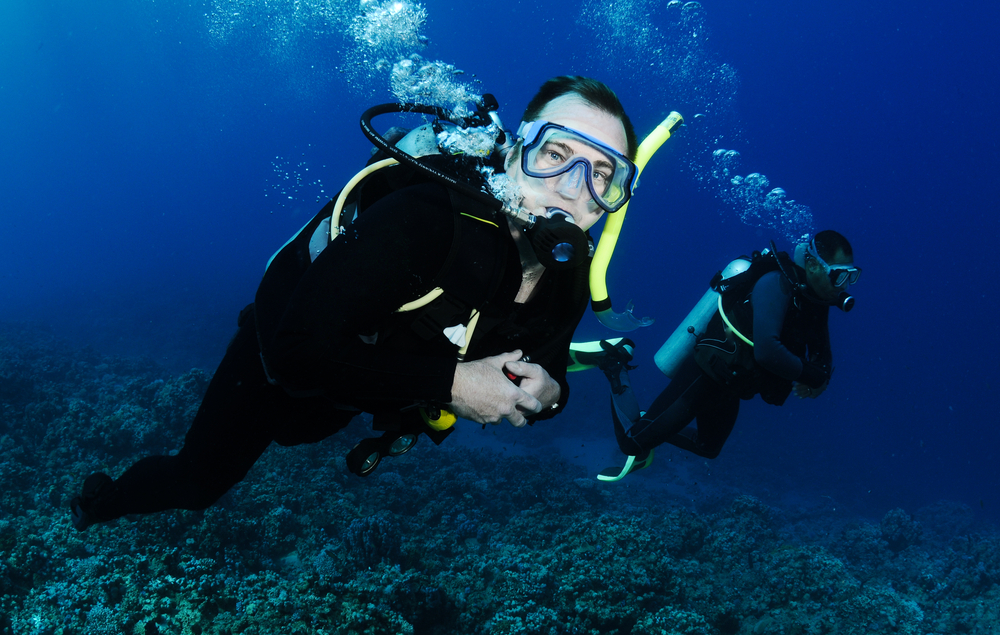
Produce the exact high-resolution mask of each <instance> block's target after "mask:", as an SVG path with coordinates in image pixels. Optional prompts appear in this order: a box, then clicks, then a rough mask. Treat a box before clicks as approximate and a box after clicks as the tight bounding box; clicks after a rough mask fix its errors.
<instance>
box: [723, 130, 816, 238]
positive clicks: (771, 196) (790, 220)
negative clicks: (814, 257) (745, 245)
mask: <svg viewBox="0 0 1000 635" xmlns="http://www.w3.org/2000/svg"><path fill="white" fill-rule="evenodd" d="M712 160H713V163H712V169H711V171H710V176H711V180H712V182H713V183H714V184H715V185H714V187H713V190H714V191H715V192H716V194H717V196H718V197H719V198H720V199H721V200H722V201H723V202H724V203H726V204H728V206H730V207H731V208H733V209H734V210H736V213H737V214H738V215H739V217H740V220H741V221H743V223H744V224H746V225H750V226H751V227H760V228H764V229H772V230H775V231H777V232H779V233H780V234H781V236H782V237H783V238H785V239H787V240H788V241H790V242H793V243H796V242H799V241H800V240H802V239H803V237H804V236H807V235H808V234H809V233H811V231H812V223H813V215H812V210H810V209H809V206H808V205H803V204H802V203H797V202H795V201H794V200H791V199H789V198H788V195H787V194H786V193H785V190H783V189H782V188H780V187H775V188H771V182H770V181H769V180H768V178H767V177H766V176H764V175H763V174H758V173H757V172H752V173H750V174H747V175H746V176H741V175H740V174H739V173H738V171H739V169H740V163H741V160H740V153H739V152H737V151H736V150H725V149H723V148H719V149H717V150H716V151H715V152H713V153H712Z"/></svg>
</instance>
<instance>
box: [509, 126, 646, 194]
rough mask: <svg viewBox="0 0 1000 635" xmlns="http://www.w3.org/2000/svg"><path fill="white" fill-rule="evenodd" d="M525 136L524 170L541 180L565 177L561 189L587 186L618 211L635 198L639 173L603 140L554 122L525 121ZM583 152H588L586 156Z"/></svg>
mask: <svg viewBox="0 0 1000 635" xmlns="http://www.w3.org/2000/svg"><path fill="white" fill-rule="evenodd" d="M517 134H518V136H519V137H521V169H522V170H523V171H524V173H525V174H527V175H528V176H533V177H535V178H540V179H550V178H554V177H561V182H560V183H559V184H558V185H557V187H558V188H572V189H577V190H578V189H580V188H581V187H583V185H584V184H586V186H587V189H588V190H589V191H590V196H591V198H593V200H594V202H595V203H596V204H597V205H598V207H600V208H601V209H603V210H604V211H606V212H617V211H618V210H620V209H621V208H622V207H624V205H625V204H626V203H628V200H629V198H631V196H632V191H633V190H634V189H635V186H636V175H637V173H638V170H637V169H636V167H635V164H634V163H632V161H630V160H629V159H628V157H626V156H625V155H623V154H622V153H620V152H618V151H617V150H615V149H614V148H612V147H611V146H609V145H607V144H606V143H604V142H603V141H600V140H598V139H595V138H594V137H591V136H590V135H587V134H584V133H582V132H578V131H576V130H573V129H572V128H567V127H565V126H561V125H559V124H556V123H552V122H550V121H525V122H522V123H521V126H520V128H518V131H517ZM581 151H588V152H587V154H588V156H585V155H584V154H582V153H581Z"/></svg>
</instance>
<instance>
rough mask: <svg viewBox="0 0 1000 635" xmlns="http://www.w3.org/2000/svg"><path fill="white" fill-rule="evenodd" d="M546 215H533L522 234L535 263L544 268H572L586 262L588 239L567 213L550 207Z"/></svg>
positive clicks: (588, 248) (588, 251) (588, 249)
mask: <svg viewBox="0 0 1000 635" xmlns="http://www.w3.org/2000/svg"><path fill="white" fill-rule="evenodd" d="M548 212H549V216H548V217H544V216H535V217H534V219H535V222H534V223H531V224H530V225H529V226H528V227H527V228H526V229H525V230H524V233H525V235H526V236H527V237H528V241H529V242H530V243H531V248H532V249H533V250H534V251H535V256H536V257H537V258H538V262H539V263H541V265H542V266H543V267H545V268H546V269H554V270H558V269H571V268H573V267H578V266H580V265H581V264H583V263H584V262H586V259H587V257H588V256H589V255H590V241H589V240H587V235H586V234H585V233H584V231H583V230H582V229H580V228H579V227H577V226H576V225H575V224H574V223H573V217H572V216H570V215H569V214H567V213H566V212H564V211H562V210H560V209H555V208H550V209H549V210H548Z"/></svg>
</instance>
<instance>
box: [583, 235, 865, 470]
mask: <svg viewBox="0 0 1000 635" xmlns="http://www.w3.org/2000/svg"><path fill="white" fill-rule="evenodd" d="M860 275H861V269H860V268H858V267H856V266H855V265H854V255H853V251H852V249H851V245H850V243H848V242H847V239H846V238H844V237H843V236H842V235H840V234H839V233H837V232H835V231H832V230H827V231H821V232H819V233H818V234H816V236H815V237H814V238H813V239H812V240H810V241H808V242H805V243H802V244H799V245H798V246H797V247H796V249H795V254H794V257H789V255H788V254H787V253H785V252H778V251H777V250H776V249H775V247H774V243H771V248H770V249H769V250H764V252H763V253H761V252H756V253H754V254H753V256H752V257H749V258H748V257H746V256H743V257H741V258H739V259H737V260H734V261H733V262H732V263H730V265H729V266H727V267H726V268H725V269H724V270H722V271H720V272H718V273H717V274H716V275H715V277H714V278H713V279H712V281H711V284H710V289H709V290H708V291H707V292H706V293H705V296H704V297H703V298H702V300H701V301H700V302H699V303H698V305H697V306H696V307H695V308H694V309H693V310H692V311H691V313H690V314H689V315H688V316H687V318H685V320H684V321H683V322H682V323H681V324H680V326H678V328H677V330H676V331H674V333H673V335H671V337H670V338H669V339H668V340H667V341H666V342H665V343H664V345H663V346H662V347H661V349H660V351H659V352H658V353H657V354H656V356H655V358H654V359H655V362H656V365H657V367H659V368H660V370H661V371H662V372H663V373H664V374H665V375H667V376H668V377H670V378H671V381H670V383H669V384H668V385H667V387H666V389H664V391H663V392H662V393H660V395H659V396H658V397H657V398H656V399H655V400H654V401H653V403H652V405H651V406H650V407H649V410H648V411H645V412H643V411H640V409H639V405H638V402H637V399H636V396H635V393H634V392H633V390H632V387H631V382H630V380H629V376H628V371H629V370H630V369H632V368H634V367H633V366H629V365H628V364H629V362H630V361H632V357H633V350H634V345H633V344H632V342H631V341H630V340H627V339H623V340H620V341H617V342H616V343H614V344H612V343H609V342H605V343H603V347H604V351H603V352H602V358H601V360H600V362H598V363H599V365H600V367H601V369H602V370H603V371H604V373H605V375H606V376H607V377H608V379H609V381H610V382H611V393H612V394H611V415H612V419H613V421H614V429H615V438H616V439H617V441H618V447H619V448H621V450H622V452H624V453H625V454H626V455H628V458H627V460H626V463H625V466H624V467H623V468H617V467H615V468H607V469H605V470H602V472H601V474H600V475H599V476H598V479H600V480H605V481H615V480H619V479H621V478H623V477H624V476H626V475H627V474H629V473H630V472H633V471H635V470H639V469H643V468H645V467H648V466H649V465H650V464H651V462H652V459H653V448H655V447H656V446H658V445H660V444H661V443H664V442H666V443H670V444H673V445H675V446H677V447H679V448H681V449H684V450H687V451H689V452H693V453H694V454H697V455H698V456H702V457H705V458H709V459H714V458H715V457H717V456H718V455H719V453H720V452H721V451H722V446H723V445H724V444H725V442H726V439H727V438H728V437H729V434H730V433H731V432H732V430H733V426H734V425H735V424H736V417H737V415H738V414H739V409H740V400H741V399H752V398H753V397H754V395H758V394H759V395H760V396H761V398H762V399H763V400H764V401H765V402H766V403H769V404H772V405H776V406H780V405H782V404H783V403H784V402H785V399H787V398H788V396H789V395H790V394H791V392H792V390H793V388H794V391H795V394H796V395H797V396H798V397H799V398H806V397H808V398H811V399H815V398H817V397H819V396H820V395H821V394H823V391H825V390H826V387H827V385H828V384H829V381H830V375H831V374H832V372H833V367H832V366H831V362H832V359H833V358H832V355H831V352H830V335H829V330H828V328H827V319H828V314H829V308H830V306H837V307H839V308H840V309H842V310H844V311H849V310H850V309H851V308H852V307H853V306H854V298H853V297H852V296H851V295H850V294H848V292H847V289H848V287H849V286H850V285H852V284H854V283H856V282H857V281H858V277H859V276H860ZM692 421H696V424H695V425H694V426H692V425H689V424H691V422H692Z"/></svg>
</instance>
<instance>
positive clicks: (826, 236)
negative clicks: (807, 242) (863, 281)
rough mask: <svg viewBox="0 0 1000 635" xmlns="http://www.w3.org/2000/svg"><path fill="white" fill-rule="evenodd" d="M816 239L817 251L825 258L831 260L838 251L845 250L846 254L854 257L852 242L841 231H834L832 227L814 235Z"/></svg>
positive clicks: (851, 257)
mask: <svg viewBox="0 0 1000 635" xmlns="http://www.w3.org/2000/svg"><path fill="white" fill-rule="evenodd" d="M813 240H814V241H816V253H818V254H819V257H820V258H822V259H823V260H825V261H827V262H830V260H832V259H833V258H834V257H835V256H836V255H837V252H838V251H842V252H844V255H845V256H847V257H848V258H850V259H851V260H853V259H854V250H852V249H851V243H849V242H847V239H846V238H844V237H843V236H842V235H840V234H839V233H837V232H835V231H833V230H832V229H825V230H823V231H821V232H819V233H818V234H816V235H815V236H814V237H813Z"/></svg>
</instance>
